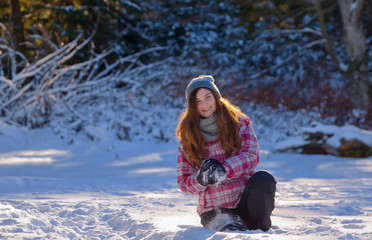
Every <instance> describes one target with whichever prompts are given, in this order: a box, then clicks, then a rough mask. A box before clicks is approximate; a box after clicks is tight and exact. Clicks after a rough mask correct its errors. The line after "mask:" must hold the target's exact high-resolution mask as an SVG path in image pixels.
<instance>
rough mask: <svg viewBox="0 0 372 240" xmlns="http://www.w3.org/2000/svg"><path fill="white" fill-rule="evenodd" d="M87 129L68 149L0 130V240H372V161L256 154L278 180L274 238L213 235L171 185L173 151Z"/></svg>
mask: <svg viewBox="0 0 372 240" xmlns="http://www.w3.org/2000/svg"><path fill="white" fill-rule="evenodd" d="M319 126H321V127H322V128H324V129H325V130H327V129H328V130H329V131H333V128H332V126H326V125H319ZM333 127H335V126H333ZM61 128H62V126H61ZM258 128H260V127H258ZM86 130H87V131H88V132H90V133H91V134H90V136H88V135H87V134H83V133H80V134H77V135H76V136H75V137H74V141H73V143H72V144H71V143H70V142H69V141H68V139H66V138H65V139H61V138H60V137H58V136H57V135H55V134H54V133H53V132H52V130H50V129H48V128H46V129H37V130H32V131H31V130H27V129H25V128H16V127H12V126H9V125H6V124H4V123H0V210H1V211H0V238H1V239H97V240H98V239H181V240H183V239H185V240H186V239H187V240H189V239H214V240H216V239H224V240H228V239H275V240H277V239H279V240H280V239H316V238H318V239H340V240H341V239H365V240H369V239H372V197H371V196H372V194H371V193H372V181H371V180H372V157H369V158H363V159H362V158H361V159H353V158H340V157H335V156H326V155H300V154H284V153H274V152H271V150H270V149H261V152H260V156H261V160H260V163H259V167H258V170H262V169H264V170H268V171H270V172H271V173H272V174H273V175H274V176H275V178H276V180H277V181H278V185H277V192H276V208H275V210H274V212H273V215H272V222H273V227H272V229H270V230H269V231H268V232H262V231H261V230H256V231H245V232H239V231H237V232H232V231H227V232H217V231H213V230H207V229H204V228H203V227H202V226H201V224H200V219H199V217H198V215H197V213H196V206H197V197H196V196H187V195H185V194H183V193H182V192H181V191H180V190H179V188H178V186H177V184H176V158H177V142H174V141H173V142H172V141H171V142H168V143H161V142H158V143H154V142H153V141H137V142H136V141H134V142H127V141H120V140H116V139H117V138H114V137H112V138H111V137H110V134H109V133H105V132H101V131H102V128H101V129H100V130H99V131H98V130H97V129H93V128H92V129H86ZM336 130H337V131H338V132H342V131H344V130H345V129H341V131H340V129H336ZM346 130H348V135H352V134H357V135H358V136H360V137H361V138H363V136H364V135H363V134H364V133H363V132H360V131H359V130H356V129H354V128H347V129H346ZM97 132H98V133H97ZM345 132H346V131H345ZM276 134H280V132H275V131H274V130H273V135H276ZM94 136H97V138H98V140H97V138H96V137H94ZM102 136H104V137H102ZM92 137H94V141H93V140H92ZM260 141H265V138H261V140H260ZM261 145H262V146H265V145H270V144H265V143H263V144H261Z"/></svg>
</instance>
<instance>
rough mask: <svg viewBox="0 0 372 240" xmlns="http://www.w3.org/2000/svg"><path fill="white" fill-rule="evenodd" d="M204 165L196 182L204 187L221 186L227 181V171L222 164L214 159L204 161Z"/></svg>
mask: <svg viewBox="0 0 372 240" xmlns="http://www.w3.org/2000/svg"><path fill="white" fill-rule="evenodd" d="M202 161H203V163H202V165H201V167H200V169H199V172H198V174H197V175H196V180H197V181H198V182H199V183H200V184H201V185H203V186H207V185H213V184H219V183H220V182H222V181H223V180H225V179H226V170H225V168H224V167H223V165H222V163H220V162H219V161H218V160H216V159H213V158H207V159H202Z"/></svg>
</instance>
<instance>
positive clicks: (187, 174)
mask: <svg viewBox="0 0 372 240" xmlns="http://www.w3.org/2000/svg"><path fill="white" fill-rule="evenodd" d="M197 173H198V170H197V169H195V168H193V167H192V166H191V164H190V163H189V162H188V161H187V159H186V157H185V153H184V151H183V147H182V143H180V145H179V146H178V156H177V184H178V186H179V187H180V189H181V191H182V192H184V193H186V194H187V195H198V194H200V193H201V192H202V191H204V190H205V189H206V187H205V186H202V185H200V184H199V182H198V181H197V180H196V175H197Z"/></svg>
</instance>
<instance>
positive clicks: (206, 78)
mask: <svg viewBox="0 0 372 240" xmlns="http://www.w3.org/2000/svg"><path fill="white" fill-rule="evenodd" d="M201 87H204V88H208V89H210V90H212V91H213V92H215V93H216V94H217V96H218V98H220V97H221V93H220V91H219V90H218V88H217V86H216V84H214V78H213V77H212V76H210V75H200V76H199V77H196V78H193V79H192V80H191V82H190V83H189V85H188V86H187V88H186V100H187V101H188V100H189V97H190V94H191V92H192V91H194V90H195V89H197V88H201Z"/></svg>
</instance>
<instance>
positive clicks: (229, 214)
mask: <svg viewBox="0 0 372 240" xmlns="http://www.w3.org/2000/svg"><path fill="white" fill-rule="evenodd" d="M200 218H201V221H200V222H201V224H202V225H203V227H204V228H205V229H208V230H217V231H220V232H224V231H226V230H231V231H245V230H247V226H246V225H245V224H244V223H243V221H242V219H241V218H240V217H239V215H238V214H237V213H236V212H235V211H234V210H232V209H228V208H219V209H213V210H211V211H208V212H205V213H202V214H201V215H200Z"/></svg>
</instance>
